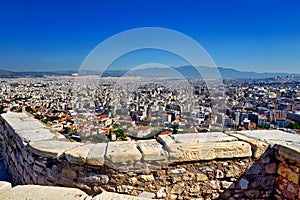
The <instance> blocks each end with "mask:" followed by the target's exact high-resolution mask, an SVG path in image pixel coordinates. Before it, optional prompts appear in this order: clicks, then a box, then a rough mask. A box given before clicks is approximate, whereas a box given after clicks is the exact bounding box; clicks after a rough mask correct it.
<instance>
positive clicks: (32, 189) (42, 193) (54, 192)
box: [0, 185, 89, 200]
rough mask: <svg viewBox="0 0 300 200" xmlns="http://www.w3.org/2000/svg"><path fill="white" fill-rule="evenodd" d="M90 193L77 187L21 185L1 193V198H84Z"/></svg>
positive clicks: (78, 199)
mask: <svg viewBox="0 0 300 200" xmlns="http://www.w3.org/2000/svg"><path fill="white" fill-rule="evenodd" d="M88 197H89V196H88V195H87V194H86V193H85V192H83V191H81V190H79V189H75V188H64V187H52V186H39V185H19V186H16V187H14V188H12V189H10V190H7V191H6V192H4V193H1V194H0V199H3V200H4V199H11V200H18V199H31V200H40V199H44V200H55V199H64V200H84V199H88Z"/></svg>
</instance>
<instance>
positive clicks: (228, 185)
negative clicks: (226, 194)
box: [221, 181, 234, 189]
mask: <svg viewBox="0 0 300 200" xmlns="http://www.w3.org/2000/svg"><path fill="white" fill-rule="evenodd" d="M221 186H222V188H223V189H228V188H233V187H234V183H233V182H231V181H221Z"/></svg>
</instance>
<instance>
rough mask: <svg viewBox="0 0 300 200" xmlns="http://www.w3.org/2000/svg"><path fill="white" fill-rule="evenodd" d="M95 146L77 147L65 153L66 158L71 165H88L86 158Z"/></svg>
mask: <svg viewBox="0 0 300 200" xmlns="http://www.w3.org/2000/svg"><path fill="white" fill-rule="evenodd" d="M94 146H95V145H94V144H85V145H82V146H79V147H75V148H73V149H70V150H68V151H66V152H65V156H66V158H67V160H68V161H69V162H70V163H73V164H78V165H83V164H85V163H86V158H87V155H88V153H89V152H90V150H91V149H93V147H94Z"/></svg>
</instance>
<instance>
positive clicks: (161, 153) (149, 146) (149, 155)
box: [137, 140, 168, 161]
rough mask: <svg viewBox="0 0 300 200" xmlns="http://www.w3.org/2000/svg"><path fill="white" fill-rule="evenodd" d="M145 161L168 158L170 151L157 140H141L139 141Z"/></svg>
mask: <svg viewBox="0 0 300 200" xmlns="http://www.w3.org/2000/svg"><path fill="white" fill-rule="evenodd" d="M137 146H138V149H139V150H140V151H141V153H142V156H143V160H144V161H152V160H167V159H168V152H167V151H165V150H164V149H163V148H162V147H163V146H162V145H161V144H160V143H158V142H157V141H156V140H140V141H138V143H137Z"/></svg>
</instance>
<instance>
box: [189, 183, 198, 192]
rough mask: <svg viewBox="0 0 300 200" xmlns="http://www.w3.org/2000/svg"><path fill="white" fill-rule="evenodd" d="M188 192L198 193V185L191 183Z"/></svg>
mask: <svg viewBox="0 0 300 200" xmlns="http://www.w3.org/2000/svg"><path fill="white" fill-rule="evenodd" d="M190 192H191V193H198V192H200V186H199V185H197V184H193V185H192V186H191V187H190Z"/></svg>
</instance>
